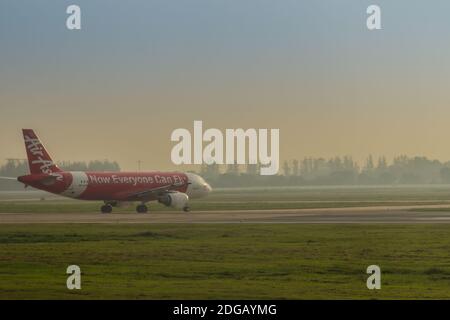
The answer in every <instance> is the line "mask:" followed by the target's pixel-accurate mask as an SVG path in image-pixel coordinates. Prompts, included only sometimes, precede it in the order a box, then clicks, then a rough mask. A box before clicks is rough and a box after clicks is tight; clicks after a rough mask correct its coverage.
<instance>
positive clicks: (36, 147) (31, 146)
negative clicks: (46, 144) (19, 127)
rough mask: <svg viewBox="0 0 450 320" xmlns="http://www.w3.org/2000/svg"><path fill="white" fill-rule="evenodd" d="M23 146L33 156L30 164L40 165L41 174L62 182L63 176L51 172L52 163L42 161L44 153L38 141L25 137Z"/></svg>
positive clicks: (45, 160)
mask: <svg viewBox="0 0 450 320" xmlns="http://www.w3.org/2000/svg"><path fill="white" fill-rule="evenodd" d="M25 145H26V146H27V149H28V150H29V151H30V152H31V154H32V155H33V159H32V160H31V164H38V165H41V166H40V167H39V169H40V170H41V172H42V173H45V174H48V175H52V176H54V177H56V179H57V180H59V181H62V180H63V176H62V175H61V174H60V173H56V172H53V171H52V167H53V166H55V164H54V163H53V161H51V160H47V159H44V151H43V147H42V144H41V142H40V141H39V140H38V139H34V138H30V137H29V136H25Z"/></svg>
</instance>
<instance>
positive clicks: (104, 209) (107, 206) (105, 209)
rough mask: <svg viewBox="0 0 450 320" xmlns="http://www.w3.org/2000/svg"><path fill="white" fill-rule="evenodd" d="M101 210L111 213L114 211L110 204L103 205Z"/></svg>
mask: <svg viewBox="0 0 450 320" xmlns="http://www.w3.org/2000/svg"><path fill="white" fill-rule="evenodd" d="M100 210H101V211H102V213H111V212H112V206H111V205H110V204H105V205H103V206H102V207H101V208H100Z"/></svg>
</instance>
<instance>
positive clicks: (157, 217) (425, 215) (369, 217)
mask: <svg viewBox="0 0 450 320" xmlns="http://www.w3.org/2000/svg"><path fill="white" fill-rule="evenodd" d="M424 208H429V209H440V210H441V211H423V212H420V211H412V209H424ZM446 208H448V205H447V206H443V205H421V206H391V207H353V208H329V209H282V210H230V211H199V212H190V213H184V212H178V211H177V212H157V213H156V212H155V213H152V212H149V213H146V214H138V213H110V214H101V213H0V224H39V223H41V224H43V223H50V224H52V223H111V224H120V223H122V224H125V223H148V224H152V223H331V224H337V223H450V208H448V210H445V209H446Z"/></svg>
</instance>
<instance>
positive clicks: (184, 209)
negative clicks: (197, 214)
mask: <svg viewBox="0 0 450 320" xmlns="http://www.w3.org/2000/svg"><path fill="white" fill-rule="evenodd" d="M183 211H184V212H189V211H191V208H190V207H188V206H186V207H184V208H183Z"/></svg>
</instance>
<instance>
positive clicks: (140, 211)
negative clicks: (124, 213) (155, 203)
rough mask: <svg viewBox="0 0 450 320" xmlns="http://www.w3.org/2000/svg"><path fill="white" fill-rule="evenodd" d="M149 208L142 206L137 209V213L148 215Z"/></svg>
mask: <svg viewBox="0 0 450 320" xmlns="http://www.w3.org/2000/svg"><path fill="white" fill-rule="evenodd" d="M147 211H148V208H147V206H146V205H145V204H140V205H138V206H137V207H136V212H137V213H147Z"/></svg>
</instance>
